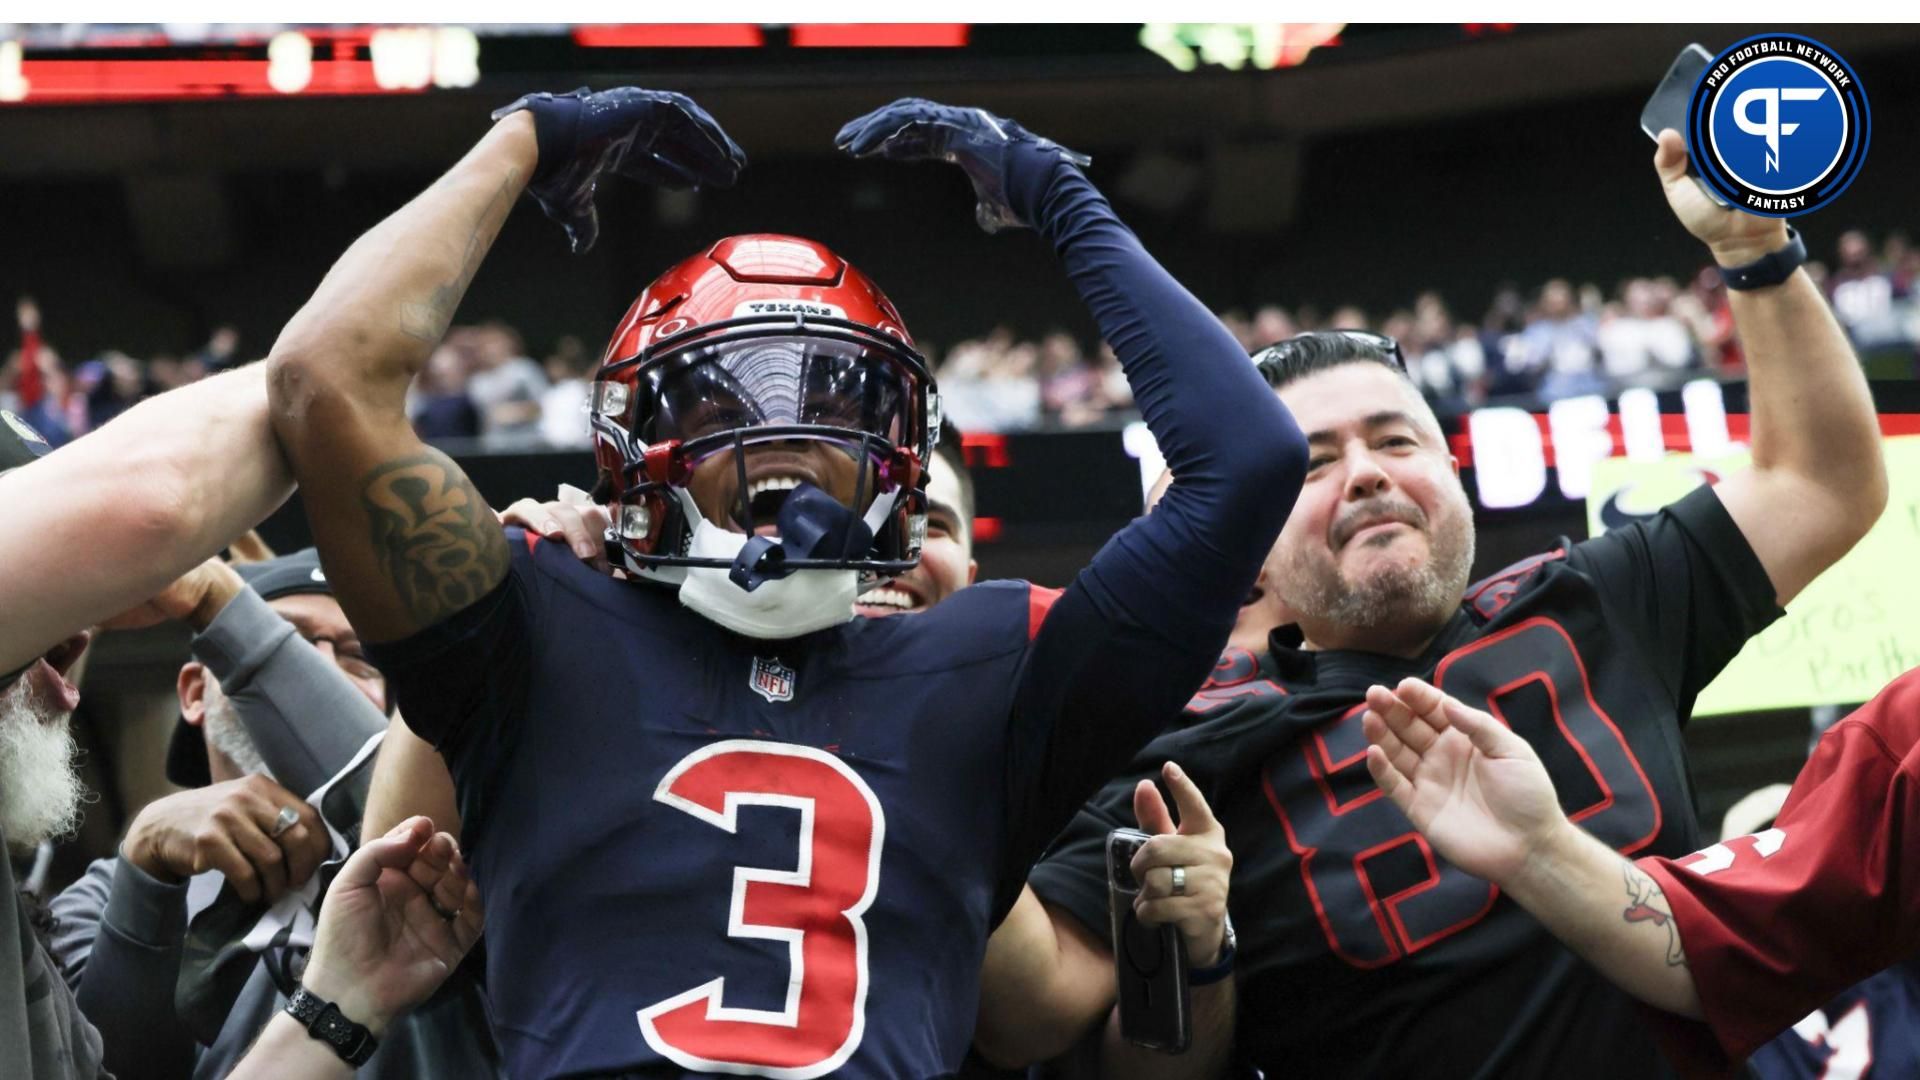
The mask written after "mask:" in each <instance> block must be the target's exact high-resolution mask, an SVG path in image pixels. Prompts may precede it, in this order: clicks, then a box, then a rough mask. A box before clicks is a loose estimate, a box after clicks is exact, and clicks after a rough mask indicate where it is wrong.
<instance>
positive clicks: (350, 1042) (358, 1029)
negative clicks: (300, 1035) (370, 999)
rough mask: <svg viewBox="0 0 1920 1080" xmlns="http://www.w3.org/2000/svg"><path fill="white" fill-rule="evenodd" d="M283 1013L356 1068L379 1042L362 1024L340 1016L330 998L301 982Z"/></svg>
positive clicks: (363, 1063) (371, 1053) (338, 1010)
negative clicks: (309, 989)
mask: <svg viewBox="0 0 1920 1080" xmlns="http://www.w3.org/2000/svg"><path fill="white" fill-rule="evenodd" d="M287 1015H288V1016H291V1017H293V1018H294V1019H295V1020H298V1021H300V1026H301V1027H303V1028H306V1029H307V1034H309V1035H311V1036H313V1037H314V1038H316V1039H319V1040H320V1041H321V1042H323V1043H326V1044H327V1045H328V1046H330V1047H332V1048H333V1052H334V1053H336V1054H339V1055H340V1060H341V1061H344V1062H346V1063H347V1064H349V1065H351V1066H353V1067H354V1068H356V1069H357V1068H359V1067H360V1066H362V1065H365V1064H366V1063H367V1059H368V1058H370V1057H372V1056H373V1051H374V1050H375V1049H376V1048H377V1047H378V1046H379V1045H380V1041H379V1040H378V1039H375V1038H374V1037H373V1032H371V1031H368V1030H367V1029H366V1027H365V1026H364V1025H362V1024H356V1023H354V1022H353V1021H351V1020H349V1019H347V1018H346V1017H345V1016H342V1015H341V1014H340V1009H339V1008H338V1007H337V1006H335V1005H334V1003H333V1002H331V1001H323V1000H321V999H320V998H318V997H315V996H314V995H312V994H309V993H307V988H306V987H304V986H302V987H298V988H296V989H295V990H294V992H293V997H292V998H290V999H288V1001H287Z"/></svg>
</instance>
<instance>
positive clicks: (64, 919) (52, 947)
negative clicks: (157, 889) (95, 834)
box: [47, 859, 185, 990]
mask: <svg viewBox="0 0 1920 1080" xmlns="http://www.w3.org/2000/svg"><path fill="white" fill-rule="evenodd" d="M119 861H120V860H118V859H95V860H94V861H93V863H92V864H91V865H89V866H88V867H87V872H86V873H85V874H82V875H81V876H80V880H78V881H76V882H74V883H73V884H71V885H69V886H67V887H66V888H64V889H62V890H60V895H58V896H56V897H54V898H53V903H51V904H49V905H48V906H49V907H50V908H52V910H53V917H54V919H55V920H56V921H55V925H54V928H53V934H52V936H51V939H50V940H49V941H48V943H47V944H48V951H49V952H51V953H52V954H53V959H54V962H55V963H56V964H58V965H59V966H60V977H61V978H63V979H65V980H66V981H67V988H68V989H75V990H77V989H79V987H80V974H81V972H82V971H84V970H86V966H87V957H88V956H90V955H92V953H93V940H94V938H95V937H96V936H97V935H98V934H99V933H100V920H101V919H103V918H104V917H105V916H106V911H107V898H108V895H109V894H110V893H111V892H112V891H113V868H114V866H115V864H117V863H118V862H119ZM141 876H142V877H145V876H146V875H144V874H143V875H141ZM148 880H149V881H151V880H153V879H151V878H148ZM154 884H156V885H157V884H159V882H154ZM184 902H185V901H184V900H183V901H182V903H184Z"/></svg>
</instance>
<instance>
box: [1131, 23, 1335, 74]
mask: <svg viewBox="0 0 1920 1080" xmlns="http://www.w3.org/2000/svg"><path fill="white" fill-rule="evenodd" d="M1346 27H1347V24H1346V23H1146V24H1144V25H1142V26H1141V27H1140V44H1141V46H1142V47H1144V48H1146V49H1147V50H1148V51H1149V52H1152V53H1153V54H1154V55H1156V56H1158V57H1160V58H1161V59H1163V60H1165V61H1166V62H1167V63H1169V64H1172V65H1173V66H1174V67H1175V68H1176V69H1178V70H1180V71H1194V70H1196V69H1198V68H1199V67H1200V65H1201V64H1210V65H1213V66H1216V67H1223V68H1226V69H1227V70H1229V71H1239V70H1240V69H1241V68H1244V67H1247V66H1249V65H1251V66H1252V67H1254V68H1256V69H1258V70H1261V71H1272V70H1273V69H1275V68H1283V67H1292V66H1294V65H1295V64H1298V63H1300V62H1301V61H1304V60H1305V59H1306V58H1307V54H1308V53H1311V52H1312V51H1313V50H1315V49H1317V48H1319V47H1321V46H1323V45H1337V44H1339V38H1340V31H1342V30H1344V29H1346Z"/></svg>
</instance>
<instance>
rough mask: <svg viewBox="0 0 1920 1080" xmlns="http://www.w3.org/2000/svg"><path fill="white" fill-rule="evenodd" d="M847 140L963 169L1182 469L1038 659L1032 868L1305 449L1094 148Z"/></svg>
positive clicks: (1093, 573)
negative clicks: (1068, 285)
mask: <svg viewBox="0 0 1920 1080" xmlns="http://www.w3.org/2000/svg"><path fill="white" fill-rule="evenodd" d="M838 142H839V145H840V146H841V147H842V149H844V150H846V151H847V152H848V153H851V154H853V155H855V156H862V157H863V156H868V155H878V156H883V157H888V158H892V159H895V160H903V161H914V160H940V161H948V162H952V163H954V164H956V165H958V166H959V167H960V168H961V169H962V170H964V171H965V172H966V173H967V176H968V178H969V179H970V180H971V181H972V182H973V186H974V192H975V194H976V196H978V199H979V204H978V206H977V208H976V216H977V217H978V219H979V220H980V222H981V223H982V224H983V225H985V226H986V227H988V228H989V229H999V228H1005V227H1010V226H1031V227H1032V228H1033V229H1034V230H1036V231H1037V232H1039V233H1040V235H1041V236H1042V237H1044V238H1045V239H1046V240H1047V241H1048V243H1049V244H1051V245H1052V247H1053V249H1054V252H1055V254H1056V255H1058V256H1059V258H1060V261H1061V263H1062V265H1063V266H1064V267H1065V269H1066V272H1067V276H1068V278H1069V279H1070V280H1071V281H1072V282H1073V285H1074V288H1075V289H1076V290H1078V292H1079V294H1080V297H1081V299H1082V301H1084V302H1085V303H1086V305H1087V308H1088V310H1089V311H1090V312H1091V313H1092V314H1093V317H1094V320H1095V322H1096V323H1097V324H1098V326H1099V329H1100V334H1101V337H1102V338H1103V339H1104V340H1106V341H1107V342H1108V343H1109V344H1110V345H1112V346H1113V349H1114V352H1115V354H1116V355H1118V357H1119V359H1120V364H1121V366H1122V367H1123V368H1124V369H1125V371H1126V375H1127V381H1128V384H1129V385H1130V386H1131V387H1132V388H1133V392H1134V397H1135V400H1136V401H1137V402H1138V403H1139V406H1140V411H1141V413H1142V414H1143V415H1144V416H1145V418H1146V422H1147V426H1148V427H1149V428H1150V429H1151V430H1152V432H1153V435H1154V438H1155V439H1157V440H1158V441H1159V444H1160V447H1161V450H1162V451H1163V452H1164V453H1165V455H1166V458H1167V466H1168V468H1169V469H1171V470H1172V472H1173V475H1174V478H1175V479H1174V481H1173V485H1172V487H1171V488H1170V489H1169V490H1168V492H1167V494H1166V496H1165V497H1164V498H1163V499H1162V500H1161V502H1160V505H1159V506H1158V507H1157V508H1156V509H1155V511H1154V512H1153V513H1152V514H1150V515H1148V516H1146V517H1143V518H1140V519H1138V520H1136V521H1134V522H1133V523H1132V524H1130V525H1128V526H1127V528H1126V529H1124V530H1122V531H1121V532H1120V533H1119V534H1117V535H1116V536H1115V537H1114V538H1113V540H1112V541H1110V542H1109V543H1108V544H1107V545H1106V546H1105V547H1104V548H1102V549H1101V551H1100V552H1099V554H1097V555H1096V556H1095V557H1094V559H1093V562H1092V564H1091V565H1089V566H1088V567H1087V568H1086V569H1085V570H1083V571H1082V572H1081V573H1080V574H1079V575H1078V576H1077V577H1076V578H1075V579H1074V581H1073V583H1072V585H1071V586H1070V587H1069V588H1068V589H1067V590H1066V592H1065V593H1064V594H1062V596H1061V597H1060V599H1059V600H1058V601H1057V602H1056V603H1054V605H1053V607H1052V608H1051V610H1050V611H1049V612H1048V614H1047V616H1046V620H1045V622H1044V624H1043V625H1042V627H1041V629H1040V631H1039V635H1038V637H1037V638H1036V640H1035V642H1034V645H1033V647H1032V651H1031V652H1030V654H1029V657H1028V660H1027V666H1026V669H1025V672H1024V674H1023V677H1022V680H1021V684H1020V689H1019V691H1018V693H1017V696H1016V700H1015V703H1014V714H1015V720H1016V736H1015V738H1014V740H1013V745H1012V747H1011V753H1010V765H1009V776H1010V777H1011V778H1013V782H1012V783H1011V784H1010V788H1011V790H1012V791H1013V792H1014V798H1015V805H1014V807H1013V809H1012V811H1011V815H1012V818H1013V820H1014V822H1015V823H1016V836H1017V837H1018V839H1017V840H1016V842H1015V843H1014V845H1013V847H1014V851H1013V853H1012V854H1013V857H1015V858H1016V859H1021V858H1024V859H1025V860H1027V861H1031V858H1032V857H1033V856H1035V855H1037V854H1038V853H1039V847H1040V846H1044V845H1045V843H1046V841H1047V840H1048V839H1050V838H1051V837H1052V836H1053V834H1054V833H1055V832H1057V831H1058V829H1059V827H1060V826H1062V825H1064V824H1065V823H1066V822H1067V821H1068V819H1069V818H1071V816H1072V814H1073V811H1074V810H1075V809H1077V808H1078V806H1079V804H1080V802H1081V800H1083V799H1085V798H1086V797H1087V796H1088V795H1091V794H1092V793H1093V792H1094V790H1096V789H1097V788H1098V786H1099V785H1100V783H1101V782H1103V781H1105V780H1106V779H1108V778H1109V777H1111V776H1112V775H1113V774H1114V773H1116V772H1118V771H1119V770H1120V768H1121V766H1123V765H1124V764H1125V763H1126V762H1127V760H1128V759H1129V758H1130V757H1131V756H1132V753H1133V751H1134V750H1136V749H1138V748H1139V747H1140V746H1142V745H1144V744H1145V743H1146V742H1147V741H1148V740H1149V739H1150V738H1152V736H1153V735H1154V734H1155V733H1156V732H1157V731H1158V730H1159V729H1160V728H1161V727H1162V726H1164V725H1165V724H1166V723H1168V722H1169V721H1171V720H1172V719H1174V718H1175V717H1176V716H1178V715H1179V711H1180V708H1181V707H1182V706H1184V705H1185V704H1186V701H1187V698H1188V697H1189V696H1191V695H1192V693H1193V691H1194V690H1195V689H1197V688H1198V687H1199V686H1200V684H1201V683H1202V682H1203V681H1204V679H1205V678H1206V675H1207V672H1209V671H1210V670H1212V668H1213V664H1214V661H1215V660H1216V659H1217V658H1218V657H1219V655H1220V650H1221V649H1222V647H1224V646H1225V644H1226V641H1227V635H1228V633H1229V632H1230V631H1231V630H1232V627H1233V623H1234V619H1235V618H1236V616H1237V615H1238V613H1239V610H1240V602H1241V601H1242V600H1244V599H1245V598H1246V595H1247V590H1248V588H1249V587H1250V586H1251V585H1252V584H1253V581H1254V578H1255V577H1256V576H1257V575H1258V573H1259V571H1260V567H1261V564H1262V562H1263V561H1264V560H1265V558H1266V555H1267V553H1268V551H1269V550H1270V549H1271V547H1272V545H1273V540H1274V537H1276V536H1277V535H1279V532H1280V527H1281V525H1282V524H1284V523H1285V521H1286V519H1287V515H1288V513H1289V512H1291V510H1292V507H1293V501H1294V497H1295V496H1296V495H1297V494H1298V493H1299V490H1300V484H1301V481H1302V479H1303V477H1304V476H1305V472H1306V441H1305V438H1304V437H1303V436H1302V435H1301V433H1300V429H1299V427H1298V426H1297V425H1296V424H1295V423H1294V421H1293V417H1292V415H1291V414H1290V413H1288V412H1287V410H1286V408H1285V407H1284V406H1282V405H1281V404H1280V402H1279V400H1278V399H1277V398H1276V397H1275V396H1274V395H1273V393H1272V391H1271V390H1269V389H1268V388H1267V386H1266V384H1265V383H1264V382H1263V381H1262V380H1261V378H1260V377H1259V376H1258V375H1257V374H1256V373H1255V371H1254V368H1253V365H1252V364H1251V363H1250V362H1249V361H1248V359H1247V356H1246V354H1245V352H1243V351H1242V350H1241V348H1240V346H1239V344H1238V342H1236V341H1235V340H1234V338H1233V336H1232V335H1231V334H1229V333H1228V332H1227V330H1226V328H1225V327H1223V326H1222V325H1220V322H1219V320H1218V319H1216V318H1214V316H1213V314H1212V312H1210V311H1209V310H1208V309H1207V307H1206V306H1205V305H1204V304H1202V303H1200V301H1199V300H1198V299H1196V298H1195V297H1194V296H1193V295H1192V294H1191V293H1189V292H1188V291H1187V290H1186V289H1185V288H1184V287H1182V286H1181V284H1180V283H1179V282H1178V281H1176V280H1175V279H1174V278H1173V276H1172V275H1170V274H1168V273H1167V271H1166V270H1165V269H1164V268H1163V267H1161V266H1160V264H1159V263H1158V262H1156V261H1154V258H1153V256H1152V255H1151V254H1149V253H1148V252H1147V251H1146V249H1145V248H1144V247H1143V246H1142V245H1141V243H1140V240H1139V238H1138V237H1136V236H1135V235H1134V234H1133V232H1132V230H1130V229H1128V228H1127V227H1126V225H1124V224H1122V223H1121V221H1120V219H1119V218H1118V216H1116V215H1115V214H1114V211H1113V207H1112V206H1110V205H1109V204H1108V203H1107V200H1106V198H1105V197H1104V196H1103V195H1101V194H1100V192H1099V191H1097V190H1096V189H1095V188H1094V186H1093V185H1092V184H1091V183H1090V182H1088V180H1087V178H1086V176H1085V175H1084V174H1083V173H1081V171H1080V169H1079V167H1078V166H1079V165H1081V164H1084V163H1085V162H1086V160H1087V159H1086V158H1085V157H1084V156H1082V155H1078V154H1075V153H1073V152H1072V151H1070V150H1066V149H1065V148H1063V147H1061V146H1059V145H1058V144H1056V143H1054V142H1051V141H1050V140H1047V139H1042V138H1039V137H1036V136H1034V135H1033V134H1031V133H1029V132H1027V131H1025V130H1024V129H1022V128H1021V127H1020V125H1019V124H1016V123H1014V122H1013V121H1011V120H1007V119H1004V118H1001V117H997V116H993V115H991V114H989V113H987V112H985V111H983V110H980V109H967V108H957V107H954V106H948V105H940V104H936V103H934V102H929V101H921V100H918V99H906V100H902V101H896V102H894V103H893V104H891V105H888V106H886V107H884V108H882V109H878V110H876V111H875V112H873V113H871V114H869V115H867V116H864V117H861V118H860V119H858V120H855V121H853V122H852V123H849V124H848V125H846V126H845V127H844V128H842V129H841V131H840V135H839V140H838ZM1027 861H1022V862H1020V863H1019V865H1018V867H1017V869H1018V870H1019V871H1024V870H1025V868H1026V866H1027ZM1013 898H1014V893H1013V892H1008V893H1006V894H1005V896H1004V897H1003V902H1004V903H1005V904H1007V905H1010V904H1011V903H1012V901H1013Z"/></svg>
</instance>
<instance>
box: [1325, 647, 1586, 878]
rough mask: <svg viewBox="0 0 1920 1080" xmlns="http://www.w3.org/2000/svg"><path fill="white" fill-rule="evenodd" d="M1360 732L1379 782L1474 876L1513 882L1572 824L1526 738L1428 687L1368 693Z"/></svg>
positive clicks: (1414, 682) (1406, 685) (1439, 848)
mask: <svg viewBox="0 0 1920 1080" xmlns="http://www.w3.org/2000/svg"><path fill="white" fill-rule="evenodd" d="M1360 725H1361V728H1362V730H1364V731H1365V732H1366V734H1367V741H1368V742H1370V743H1371V744H1372V745H1371V746H1369V747H1367V771H1368V772H1370V773H1372V774H1373V780H1374V783H1376V784H1378V785H1379V786H1380V790H1381V791H1383V792H1385V793H1386V795H1387V798H1389V799H1391V800H1393V804H1394V805H1395V806H1398V807H1399V808H1400V810H1401V812H1402V813H1404V814H1406V815H1407V817H1408V819H1409V820H1411V821H1412V822H1413V824H1414V827H1415V828H1417V829H1419V830H1420V831H1421V832H1422V833H1425V834H1426V837H1427V840H1428V841H1429V842H1430V843H1432V845H1433V849H1434V851H1436V852H1438V853H1439V855H1440V857H1441V858H1444V859H1446V860H1447V861H1448V862H1451V863H1453V864H1454V865H1455V866H1458V867H1459V868H1460V869H1462V870H1465V871H1466V872H1467V873H1469V874H1473V875H1475V876H1477V877H1482V878H1485V879H1487V880H1488V881H1492V882H1494V883H1496V884H1499V883H1502V882H1505V881H1508V880H1510V879H1511V877H1512V876H1513V875H1514V874H1515V873H1516V872H1518V871H1519V870H1520V869H1521V867H1523V866H1524V865H1525V864H1526V861H1527V858H1528V856H1529V855H1530V854H1531V853H1532V852H1533V851H1534V850H1535V849H1536V848H1537V847H1538V846H1539V845H1540V844H1541V843H1542V842H1543V841H1545V840H1546V839H1547V838H1548V837H1551V836H1552V835H1553V834H1554V833H1555V832H1556V831H1557V830H1558V829H1559V828H1560V827H1561V826H1563V825H1565V824H1566V823H1567V820H1566V815H1565V814H1564V813H1562V812H1561V810H1560V802H1559V799H1558V798H1557V797H1556V796H1555V794H1554V790H1553V780H1552V778H1550V777H1549V776H1548V775H1547V770H1546V768H1545V767H1544V766H1543V765H1541V764H1540V758H1539V756H1538V755H1536V754H1535V753H1534V752H1533V747H1531V746H1529V745H1527V741H1526V740H1525V739H1522V738H1521V737H1520V736H1518V735H1515V734H1514V733H1513V732H1512V730H1510V729H1509V728H1508V727H1507V726H1506V725H1505V724H1502V723H1501V722H1500V721H1498V720H1495V719H1494V718H1493V717H1491V716H1489V715H1487V714H1486V713H1484V712H1481V711H1480V710H1478V709H1470V708H1468V707H1467V706H1465V705H1462V704H1461V703H1460V702H1459V701H1458V700H1456V699H1454V698H1452V697H1450V696H1448V695H1447V694H1445V693H1442V692H1441V691H1440V690H1438V689H1436V688H1434V687H1433V686H1431V685H1429V684H1427V683H1425V682H1423V681H1421V680H1419V679H1411V678H1410V679H1403V680H1401V682H1400V685H1399V686H1398V687H1396V688H1394V689H1392V690H1389V689H1387V688H1386V687H1384V686H1374V687H1371V688H1369V689H1368V690H1367V713H1366V715H1365V716H1363V717H1361V719H1360Z"/></svg>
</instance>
